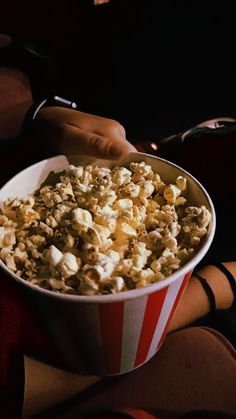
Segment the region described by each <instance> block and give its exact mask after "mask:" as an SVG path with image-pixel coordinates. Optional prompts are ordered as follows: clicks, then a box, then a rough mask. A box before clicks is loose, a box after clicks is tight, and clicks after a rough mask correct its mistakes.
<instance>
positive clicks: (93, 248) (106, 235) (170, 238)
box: [0, 162, 211, 295]
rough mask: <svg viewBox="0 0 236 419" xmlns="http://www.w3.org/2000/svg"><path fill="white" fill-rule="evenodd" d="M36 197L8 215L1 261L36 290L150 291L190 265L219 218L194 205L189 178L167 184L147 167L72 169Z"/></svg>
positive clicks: (0, 224) (8, 205)
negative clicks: (188, 196)
mask: <svg viewBox="0 0 236 419" xmlns="http://www.w3.org/2000/svg"><path fill="white" fill-rule="evenodd" d="M59 177H60V179H59V180H58V181H57V182H56V183H55V185H46V186H44V187H42V188H41V189H40V190H39V191H37V193H36V194H35V196H33V197H27V198H24V199H19V198H9V199H7V200H6V201H5V202H4V203H3V205H2V209H0V258H1V259H2V260H3V261H4V263H6V265H7V266H8V268H9V269H11V270H12V271H13V272H15V273H16V274H17V275H19V276H21V277H22V278H24V279H25V280H27V281H29V282H30V283H32V284H36V285H38V286H40V287H43V288H45V289H48V290H51V291H54V292H58V293H65V294H68V293H69V294H77V295H78V294H79V295H100V294H108V293H117V292H122V291H127V290H131V289H135V288H140V287H144V286H148V285H149V284H152V283H154V282H157V281H161V280H163V279H164V278H165V277H167V276H169V275H171V274H172V273H173V272H175V271H176V270H177V269H179V268H180V267H181V266H182V265H183V264H185V263H186V262H187V261H188V260H189V259H190V258H191V257H192V256H193V255H194V253H195V252H196V251H197V249H198V248H199V246H200V245H201V243H202V241H203V239H204V237H205V236H206V234H207V231H208V226H209V223H210V221H211V214H210V212H209V211H208V210H207V208H206V207H205V206H200V207H197V206H191V205H189V204H188V202H187V200H186V196H184V194H185V192H186V191H187V180H186V178H184V177H183V176H178V177H177V178H176V179H173V182H172V183H171V184H165V182H164V181H163V180H162V179H161V177H160V175H159V174H158V173H155V172H154V171H153V169H152V167H151V166H150V165H148V164H146V163H145V162H140V163H131V164H130V165H129V167H127V168H126V167H113V168H112V169H109V168H106V167H98V166H94V167H93V166H91V165H87V166H85V167H83V166H79V167H75V166H73V165H71V166H69V167H68V169H67V170H66V171H63V172H62V173H61V174H59Z"/></svg>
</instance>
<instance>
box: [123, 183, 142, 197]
mask: <svg viewBox="0 0 236 419" xmlns="http://www.w3.org/2000/svg"><path fill="white" fill-rule="evenodd" d="M124 191H125V192H126V193H127V194H129V195H130V197H131V198H137V197H138V196H139V193H140V186H139V185H137V184H136V183H134V182H130V183H127V185H125V187H124Z"/></svg>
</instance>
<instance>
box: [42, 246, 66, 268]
mask: <svg viewBox="0 0 236 419" xmlns="http://www.w3.org/2000/svg"><path fill="white" fill-rule="evenodd" d="M46 258H47V260H48V262H49V264H50V265H51V266H57V264H58V263H59V262H60V261H61V260H62V258H63V253H62V252H61V251H60V250H59V249H57V247H56V246H54V245H53V244H52V245H51V246H50V247H49V249H48V250H47V252H46Z"/></svg>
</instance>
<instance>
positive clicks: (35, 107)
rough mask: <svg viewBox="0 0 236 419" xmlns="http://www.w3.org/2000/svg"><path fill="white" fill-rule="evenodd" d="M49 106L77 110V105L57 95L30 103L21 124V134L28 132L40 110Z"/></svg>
mask: <svg viewBox="0 0 236 419" xmlns="http://www.w3.org/2000/svg"><path fill="white" fill-rule="evenodd" d="M49 106H59V107H62V108H69V109H74V110H76V109H78V105H77V103H75V102H74V101H71V100H68V99H65V98H64V97H61V96H57V95H54V96H52V97H49V98H46V99H45V98H44V99H40V100H36V101H34V102H33V103H32V105H31V106H30V107H29V109H28V111H27V112H26V114H25V117H24V121H23V124H22V133H23V134H24V133H27V132H29V131H30V129H31V126H32V122H33V120H34V119H35V118H36V116H37V114H38V112H39V111H40V109H42V108H47V107H49Z"/></svg>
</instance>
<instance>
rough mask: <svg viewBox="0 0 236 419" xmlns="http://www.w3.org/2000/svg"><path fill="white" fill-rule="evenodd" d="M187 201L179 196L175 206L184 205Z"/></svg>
mask: <svg viewBox="0 0 236 419" xmlns="http://www.w3.org/2000/svg"><path fill="white" fill-rule="evenodd" d="M186 201H187V200H186V198H184V197H183V196H178V198H177V199H176V201H175V205H176V206H180V205H184V204H185V203H186Z"/></svg>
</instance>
